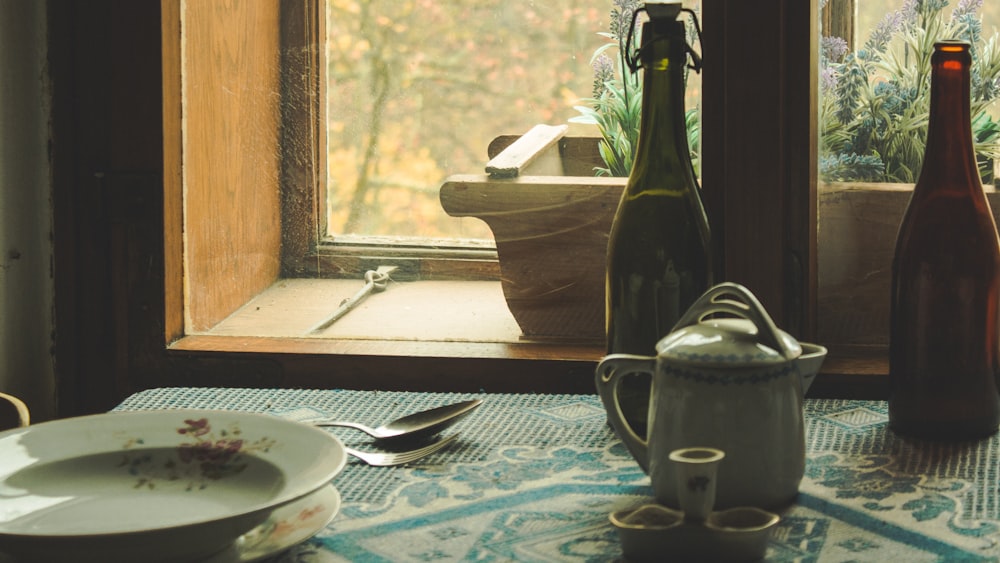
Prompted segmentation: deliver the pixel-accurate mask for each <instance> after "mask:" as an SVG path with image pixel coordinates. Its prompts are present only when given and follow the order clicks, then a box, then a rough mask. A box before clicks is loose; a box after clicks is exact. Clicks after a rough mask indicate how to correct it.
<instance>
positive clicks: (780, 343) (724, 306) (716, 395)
mask: <svg viewBox="0 0 1000 563" xmlns="http://www.w3.org/2000/svg"><path fill="white" fill-rule="evenodd" d="M825 357H826V349H825V348H824V347H822V346H818V345H815V344H806V343H803V344H799V343H798V342H796V340H795V339H794V338H793V337H792V336H790V335H789V334H787V333H785V332H783V331H781V330H778V328H777V327H776V326H775V325H774V321H772V320H771V317H770V316H769V315H768V314H767V311H765V310H764V308H763V307H762V306H761V304H760V302H759V301H758V300H757V298H756V297H755V296H754V295H753V294H752V293H751V292H750V291H749V290H748V289H746V288H745V287H743V286H741V285H738V284H735V283H723V284H719V285H717V286H715V287H713V288H711V289H709V290H708V291H707V292H705V294H704V295H702V296H701V298H699V299H698V301H696V302H695V303H694V304H693V305H692V306H691V308H690V309H689V310H688V311H687V312H686V313H685V315H684V316H683V317H681V319H680V320H679V321H678V322H677V325H675V326H674V329H673V331H672V332H671V333H670V334H668V335H667V336H665V337H664V338H663V339H662V340H660V342H659V343H657V345H656V356H655V357H650V356H637V355H631V354H612V355H609V356H607V357H605V358H604V359H603V360H602V361H601V362H600V364H599V365H598V367H597V374H596V382H597V390H598V392H599V393H600V395H601V400H602V401H603V402H604V406H605V408H606V409H607V411H608V420H609V421H610V422H611V424H612V426H613V427H614V428H615V430H616V431H617V432H618V435H619V437H621V439H622V441H623V442H624V443H625V445H626V446H627V447H628V449H629V451H630V452H631V453H632V455H633V457H635V459H636V461H638V462H639V465H640V466H642V468H643V469H644V470H645V471H646V472H647V473H648V474H649V476H650V478H651V480H652V483H653V489H654V492H655V494H656V498H657V500H658V501H659V502H660V503H662V504H665V505H667V506H672V507H675V508H676V507H677V506H678V500H677V493H676V475H675V464H673V463H671V462H670V459H669V455H670V452H671V451H673V450H676V449H679V448H690V447H709V448H718V449H720V450H723V451H725V452H726V458H725V459H724V460H723V461H722V463H721V464H720V466H719V478H718V490H717V491H716V495H717V497H716V504H717V506H719V507H720V508H727V507H734V506H756V507H765V508H773V507H777V506H781V505H784V504H787V503H788V502H790V501H792V500H793V499H794V498H795V496H796V495H797V494H798V487H799V482H800V481H801V480H802V475H803V473H804V471H805V423H804V421H803V414H802V403H803V395H804V393H805V390H806V388H807V387H808V386H809V384H810V383H811V382H812V379H813V377H814V376H815V375H816V372H818V371H819V367H820V365H821V364H822V362H823V359H824V358H825ZM636 373H648V374H651V375H652V378H653V382H652V390H651V392H650V405H649V425H648V429H649V430H648V437H647V439H645V440H644V439H642V438H640V437H639V436H638V435H637V434H636V433H635V431H634V430H633V429H632V428H631V427H630V426H629V425H628V423H627V422H626V421H625V419H624V417H623V416H622V411H621V407H620V406H619V402H618V383H619V380H620V379H621V378H622V377H624V376H626V375H628V374H636Z"/></svg>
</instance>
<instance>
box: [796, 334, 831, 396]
mask: <svg viewBox="0 0 1000 563" xmlns="http://www.w3.org/2000/svg"><path fill="white" fill-rule="evenodd" d="M799 344H800V345H801V346H802V355H800V356H799V357H798V358H796V360H795V363H796V367H797V368H798V370H799V374H801V375H802V394H803V395H805V394H806V393H807V392H808V391H809V387H810V386H812V383H813V381H814V380H815V379H816V375H817V374H818V373H819V368H820V367H822V366H823V360H825V359H826V352H827V350H826V347H824V346H820V345H819V344H810V343H808V342H800V343H799Z"/></svg>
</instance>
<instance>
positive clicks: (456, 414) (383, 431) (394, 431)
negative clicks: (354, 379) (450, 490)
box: [316, 399, 483, 440]
mask: <svg viewBox="0 0 1000 563" xmlns="http://www.w3.org/2000/svg"><path fill="white" fill-rule="evenodd" d="M481 404H483V400H482V399H473V400H471V401H463V402H461V403H455V404H453V405H445V406H443V407H436V408H433V409H430V410H426V411H421V412H417V413H413V414H410V415H407V416H404V417H403V418H398V419H396V420H393V421H392V422H389V423H386V424H383V425H382V426H379V427H378V428H371V427H368V426H365V425H364V424H359V423H357V422H318V423H316V426H339V427H343V428H353V429H355V430H360V431H362V432H364V433H366V434H368V435H369V436H373V437H375V438H377V439H379V440H390V439H391V440H402V439H418V438H428V437H430V436H433V435H434V434H437V433H438V432H440V431H442V430H444V429H445V428H447V427H449V426H451V425H452V424H454V423H455V422H457V421H458V419H460V418H462V417H463V416H465V415H467V414H469V413H470V412H472V410H473V409H475V408H476V407H478V406H479V405H481Z"/></svg>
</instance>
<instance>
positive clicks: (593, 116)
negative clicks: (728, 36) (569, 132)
mask: <svg viewBox="0 0 1000 563" xmlns="http://www.w3.org/2000/svg"><path fill="white" fill-rule="evenodd" d="M641 5H642V2H641V1H640V0H612V7H611V17H610V23H609V25H608V31H607V32H601V33H599V34H598V35H600V36H602V37H604V38H606V39H607V40H608V42H607V43H605V44H603V45H601V46H600V47H598V48H597V50H596V51H594V55H593V56H592V57H591V61H590V64H591V67H592V68H593V71H594V88H593V94H592V95H593V97H592V98H587V99H585V100H583V101H585V102H587V103H588V105H585V106H574V108H575V109H576V110H577V111H578V112H579V113H580V115H579V116H577V117H574V118H572V119H570V121H572V122H575V123H587V124H594V125H597V128H598V130H599V131H600V133H601V143H600V145H599V147H598V149H599V151H600V153H601V159H602V160H603V161H604V164H605V167H603V168H602V167H598V168H597V169H596V172H597V175H598V176H628V175H629V172H631V170H632V161H633V159H634V151H635V148H636V145H637V143H638V141H639V122H640V121H641V118H642V80H640V77H639V75H638V73H632V72H631V71H630V70H629V69H628V66H627V65H626V64H625V59H624V56H625V54H626V53H625V43H626V41H627V39H628V34H629V26H630V25H631V24H632V21H633V14H634V13H635V11H636V9H638V8H639V6H641ZM641 23H642V22H641V20H639V21H637V22H636V27H635V29H634V30H633V37H632V44H633V45H640V44H641V37H640V31H641ZM689 31H690V32H691V33H693V31H692V30H689ZM691 41H693V39H692V38H689V42H691ZM685 124H686V126H687V134H688V145H689V147H690V150H691V160H692V163H693V164H694V167H695V172H696V173H697V171H698V140H699V134H698V125H699V123H698V110H697V109H696V108H692V109H689V110H687V112H686V114H685Z"/></svg>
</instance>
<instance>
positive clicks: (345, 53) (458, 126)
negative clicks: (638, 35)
mask: <svg viewBox="0 0 1000 563" xmlns="http://www.w3.org/2000/svg"><path fill="white" fill-rule="evenodd" d="M639 4H640V2H639V1H638V0H448V1H445V2H442V1H433V0H328V2H327V7H328V9H327V20H328V21H327V40H328V44H327V55H328V76H329V78H328V118H327V119H328V126H329V132H328V141H329V147H328V150H329V166H328V169H329V174H328V187H327V194H328V198H327V201H328V206H327V219H328V229H327V230H328V234H329V235H331V236H333V237H335V239H336V237H337V236H338V235H345V234H347V235H375V236H381V237H388V238H382V239H380V240H382V241H384V242H390V241H394V240H401V239H404V238H406V237H419V238H451V239H491V238H492V234H491V233H490V231H489V229H488V228H487V227H486V225H485V224H484V223H483V222H482V221H480V220H478V219H474V218H468V219H457V218H453V217H450V216H448V215H447V214H446V213H445V212H444V211H443V209H442V208H441V204H440V202H439V200H438V189H439V187H440V186H441V183H442V181H443V180H444V178H446V177H447V176H449V175H451V174H459V173H464V174H482V173H484V167H485V165H486V162H487V154H486V149H487V146H488V145H489V143H490V141H492V140H493V139H494V138H495V137H497V136H499V135H510V134H522V133H525V132H527V131H528V130H529V129H531V127H533V126H534V125H536V124H539V123H545V124H550V125H555V124H564V123H567V122H569V121H570V120H571V119H573V118H575V117H578V116H580V112H579V111H578V110H577V109H575V106H579V105H585V104H587V103H588V102H587V101H586V100H587V99H588V98H591V97H592V96H593V95H594V85H595V71H594V69H593V68H592V66H591V60H592V57H593V56H594V54H595V51H596V50H597V49H598V48H600V47H601V46H602V45H606V44H608V43H609V39H608V38H607V37H606V35H607V34H608V33H609V29H611V25H612V24H611V20H612V19H613V16H612V14H613V13H627V14H631V10H632V9H634V8H635V7H636V6H638V5H639ZM621 27H622V28H625V29H627V27H628V22H624V23H622V24H621ZM602 34H603V35H602ZM607 53H608V54H609V55H611V56H612V57H613V58H614V59H617V56H618V55H617V51H616V50H615V49H610V50H608V51H607ZM696 94H697V91H696V90H695V95H696ZM579 130H580V129H579V128H577V129H575V130H574V131H579ZM582 130H583V131H584V132H585V133H584V134H591V133H587V131H589V130H588V129H586V128H583V129H582ZM571 134H574V133H571ZM592 134H595V135H596V134H597V132H596V130H594V131H593V133H592Z"/></svg>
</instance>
